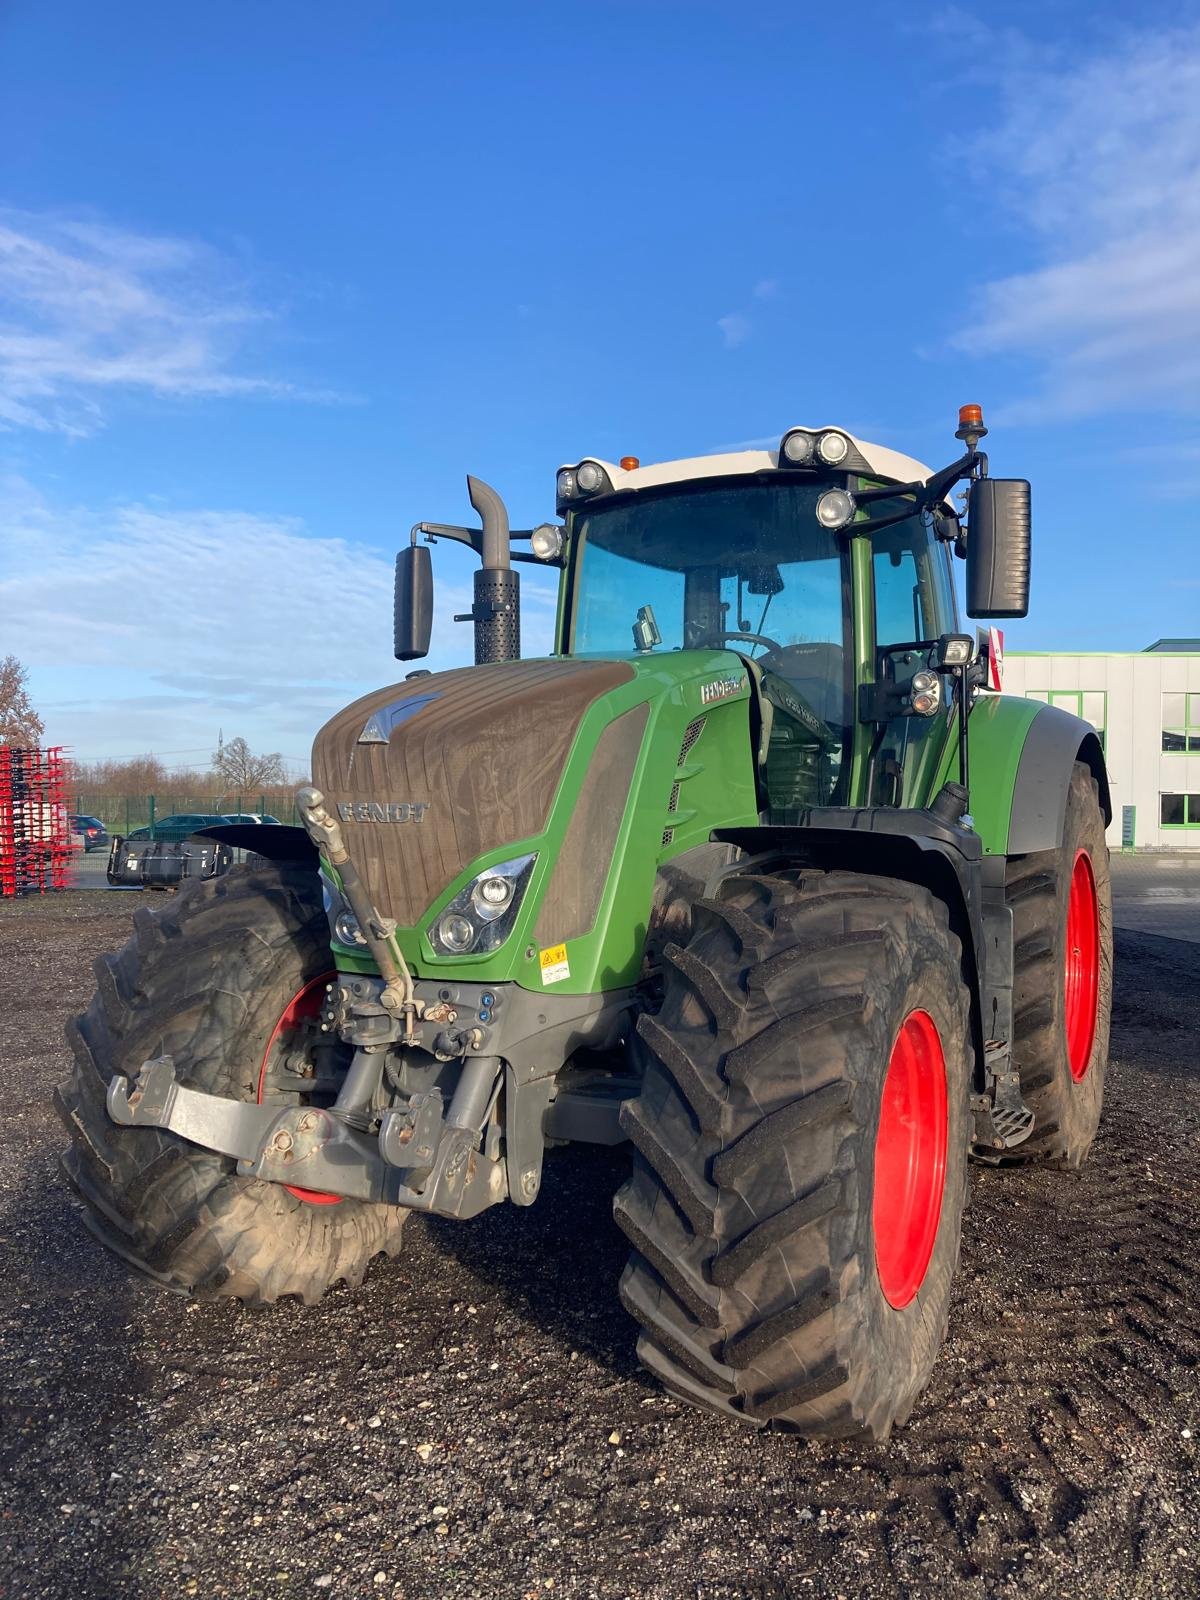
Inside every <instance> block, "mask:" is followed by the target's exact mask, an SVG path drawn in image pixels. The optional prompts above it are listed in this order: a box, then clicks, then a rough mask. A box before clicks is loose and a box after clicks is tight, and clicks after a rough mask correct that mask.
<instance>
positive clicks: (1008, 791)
mask: <svg viewBox="0 0 1200 1600" xmlns="http://www.w3.org/2000/svg"><path fill="white" fill-rule="evenodd" d="M1041 709H1042V708H1041V707H1040V706H1039V705H1038V703H1037V702H1036V701H1035V700H1023V699H1021V698H1020V697H1019V696H1017V695H984V696H983V697H982V698H980V699H978V700H976V702H975V704H974V705H973V706H972V708H971V715H970V717H969V718H968V722H967V727H968V734H969V741H970V743H969V754H970V763H971V769H970V779H971V815H972V816H973V817H974V819H975V831H976V833H978V835H979V837H980V838H981V839H982V840H983V850H984V854H985V855H989V856H991V855H1004V854H1006V852H1007V850H1008V828H1009V822H1010V819H1011V816H1012V800H1013V789H1014V788H1015V786H1016V781H1017V767H1018V766H1019V765H1020V761H1021V751H1022V750H1023V749H1024V748H1025V740H1026V738H1027V737H1028V735H1029V730H1030V728H1031V727H1032V726H1033V720H1034V718H1035V717H1036V716H1037V715H1038V712H1039V711H1040V710H1041ZM957 779H958V739H957V738H953V739H948V740H947V742H946V748H945V750H944V752H943V757H942V765H941V770H940V771H939V772H938V773H937V775H936V777H935V779H934V781H933V783H932V784H931V786H930V793H929V795H928V796H927V797H926V803H928V800H929V799H932V797H933V795H935V794H936V793H937V791H938V790H939V789H940V788H941V786H942V784H943V783H945V782H947V781H948V780H953V781H957Z"/></svg>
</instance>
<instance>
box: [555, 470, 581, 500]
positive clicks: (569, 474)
mask: <svg viewBox="0 0 1200 1600" xmlns="http://www.w3.org/2000/svg"><path fill="white" fill-rule="evenodd" d="M578 488H579V486H578V484H577V483H576V482H575V468H574V467H564V468H563V469H562V471H561V472H560V473H559V475H558V498H559V499H560V500H570V499H571V498H572V496H573V495H575V494H577V493H578Z"/></svg>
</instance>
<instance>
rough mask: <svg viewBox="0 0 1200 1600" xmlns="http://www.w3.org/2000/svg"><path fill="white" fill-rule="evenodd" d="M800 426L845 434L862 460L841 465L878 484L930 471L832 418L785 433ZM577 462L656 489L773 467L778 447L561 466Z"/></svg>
mask: <svg viewBox="0 0 1200 1600" xmlns="http://www.w3.org/2000/svg"><path fill="white" fill-rule="evenodd" d="M801 427H803V428H804V431H805V432H806V433H811V434H814V435H816V434H821V433H825V432H827V431H829V430H830V429H832V430H833V431H835V432H837V433H842V434H845V436H846V438H847V439H849V441H850V444H851V446H852V449H853V451H856V452H857V453H858V456H859V457H860V458H861V461H860V462H855V461H854V460H853V456H851V458H850V459H848V460H847V462H846V463H845V469H844V470H849V471H852V472H858V473H860V474H863V475H865V476H868V477H871V478H875V479H877V480H879V481H880V482H882V483H916V482H921V483H924V482H925V481H926V480H927V479H929V478H931V477H932V476H933V469H932V468H930V467H927V466H925V465H924V464H923V463H922V462H920V461H917V460H915V459H914V457H912V456H906V455H902V454H901V453H900V451H898V450H889V449H888V448H887V446H886V445H881V444H871V443H870V442H869V441H868V440H866V439H859V438H857V437H856V436H855V435H854V434H852V433H850V432H849V431H848V430H847V429H846V428H839V427H838V426H837V424H836V423H826V424H824V426H822V427H819V428H809V427H807V426H805V425H804V424H800V423H797V424H796V427H795V428H788V429H786V430H785V432H786V433H794V432H796V431H797V429H799V428H801ZM783 437H784V434H781V435H780V439H781V440H782V439H783ZM582 461H594V462H596V464H597V465H598V466H601V467H603V468H604V470H605V472H607V474H608V479H609V482H610V483H611V484H612V486H613V491H614V493H617V494H621V493H624V492H625V491H626V490H631V489H657V488H660V487H662V486H663V485H664V484H669V483H687V482H689V481H692V480H694V479H699V478H724V477H731V478H732V477H742V476H745V475H747V474H750V473H755V472H769V471H772V470H773V469H774V468H776V467H778V466H779V464H780V462H779V450H778V448H776V449H774V450H730V451H726V452H724V453H722V454H720V455H712V456H683V457H681V458H680V459H679V460H677V461H652V462H648V463H647V464H646V465H645V466H640V465H639V466H637V467H634V468H632V469H630V470H629V471H626V470H625V469H624V468H623V467H621V466H619V465H618V464H617V463H616V462H614V461H605V460H604V459H603V457H601V456H584V457H582V460H581V461H580V462H575V461H571V462H566V463H564V465H565V466H567V467H575V466H579V465H582ZM783 465H784V466H785V467H789V466H790V465H791V463H790V462H788V461H786V460H785V461H784V463H783ZM864 468H865V473H864ZM560 470H561V469H560Z"/></svg>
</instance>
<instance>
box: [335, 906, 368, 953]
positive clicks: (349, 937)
mask: <svg viewBox="0 0 1200 1600" xmlns="http://www.w3.org/2000/svg"><path fill="white" fill-rule="evenodd" d="M333 937H334V938H335V939H336V940H337V942H338V943H339V944H352V945H360V946H361V947H362V948H363V949H364V950H365V949H366V947H367V941H366V940H365V939H364V938H363V931H362V929H361V928H360V927H359V925H358V918H357V917H356V916H355V915H354V913H353V911H351V910H350V908H349V906H347V907H346V909H345V910H344V911H339V912H338V914H337V916H336V917H334V919H333Z"/></svg>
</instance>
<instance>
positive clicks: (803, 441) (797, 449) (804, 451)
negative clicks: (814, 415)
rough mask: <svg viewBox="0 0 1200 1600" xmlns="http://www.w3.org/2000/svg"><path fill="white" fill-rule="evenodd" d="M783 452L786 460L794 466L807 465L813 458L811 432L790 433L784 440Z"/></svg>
mask: <svg viewBox="0 0 1200 1600" xmlns="http://www.w3.org/2000/svg"><path fill="white" fill-rule="evenodd" d="M783 454H784V458H785V460H788V461H790V462H791V463H792V465H793V466H794V467H806V466H808V464H809V462H810V461H811V460H812V458H813V436H812V434H811V433H789V434H788V436H787V438H786V439H784V441H783Z"/></svg>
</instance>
